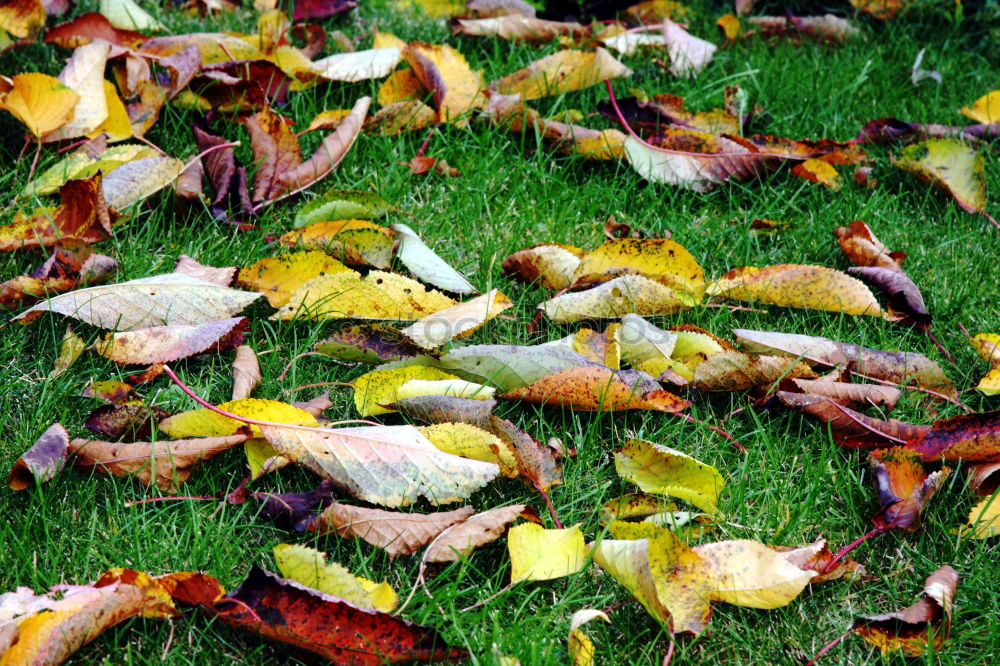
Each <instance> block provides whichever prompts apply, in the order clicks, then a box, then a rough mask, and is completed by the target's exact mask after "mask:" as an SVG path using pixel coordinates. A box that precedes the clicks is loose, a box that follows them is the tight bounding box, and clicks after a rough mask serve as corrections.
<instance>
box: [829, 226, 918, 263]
mask: <svg viewBox="0 0 1000 666" xmlns="http://www.w3.org/2000/svg"><path fill="white" fill-rule="evenodd" d="M833 235H834V236H836V237H837V243H839V244H840V249H842V250H843V251H844V254H846V255H847V258H848V259H850V260H851V263H853V264H854V265H856V266H878V267H879V268H890V269H893V270H902V269H901V267H900V264H902V262H903V259H905V258H906V255H905V254H904V253H902V252H891V251H889V248H887V247H886V246H885V245H884V244H883V243H882V241H880V240H879V239H878V238H876V237H875V234H874V233H873V232H872V230H871V229H870V228H869V227H868V225H867V224H865V223H864V222H862V221H861V220H856V221H854V222H851V224H850V226H848V227H846V228H845V227H837V229H836V231H834V232H833Z"/></svg>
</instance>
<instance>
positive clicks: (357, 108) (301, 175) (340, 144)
mask: <svg viewBox="0 0 1000 666" xmlns="http://www.w3.org/2000/svg"><path fill="white" fill-rule="evenodd" d="M371 101H372V98H371V97H362V98H361V99H359V100H358V101H357V102H355V103H354V107H353V108H352V109H351V113H350V115H348V116H347V117H346V118H344V120H343V121H342V122H341V123H340V125H338V126H337V129H336V130H335V131H334V132H333V133H332V134H330V135H329V136H328V137H326V138H325V139H323V143H322V144H320V146H319V148H318V149H317V150H316V152H315V153H313V155H312V157H310V158H309V159H307V160H306V161H305V162H303V163H302V164H299V165H298V166H295V167H293V168H291V169H289V170H287V171H285V172H283V173H281V174H279V175H278V176H277V183H278V184H279V185H281V186H282V187H284V188H287V189H289V190H298V189H302V188H304V187H308V186H309V185H312V184H313V183H315V182H316V181H318V180H319V179H321V178H323V177H324V176H325V175H327V174H328V173H330V171H332V170H333V169H336V168H337V166H338V165H339V164H340V163H341V161H343V159H344V157H346V156H347V153H348V151H350V149H351V146H353V145H354V140H355V139H357V138H358V134H359V133H360V132H361V127H362V125H363V124H364V122H365V117H366V116H367V115H368V107H369V105H370V104H371Z"/></svg>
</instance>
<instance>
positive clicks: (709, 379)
mask: <svg viewBox="0 0 1000 666" xmlns="http://www.w3.org/2000/svg"><path fill="white" fill-rule="evenodd" d="M816 376H817V375H816V373H815V372H813V371H812V369H811V368H810V367H809V365H808V364H806V363H802V362H799V361H796V360H794V359H789V358H787V357H784V356H768V355H764V354H760V355H752V354H744V353H743V352H738V351H721V352H718V353H716V354H713V355H711V356H709V357H708V358H707V359H705V360H704V361H702V362H701V363H699V364H698V365H697V367H695V369H694V377H693V378H692V380H691V385H692V386H694V387H695V388H698V389H701V390H703V391H740V390H744V389H749V388H754V387H758V386H760V387H769V386H771V385H773V384H776V383H777V382H780V381H781V380H783V379H794V378H796V377H804V378H807V379H812V378H815V377H816Z"/></svg>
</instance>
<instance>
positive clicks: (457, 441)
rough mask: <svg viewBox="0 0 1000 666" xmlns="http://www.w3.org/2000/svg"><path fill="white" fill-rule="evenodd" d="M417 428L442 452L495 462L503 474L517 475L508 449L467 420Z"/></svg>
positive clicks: (497, 438) (515, 461) (514, 462)
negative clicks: (466, 421) (465, 421)
mask: <svg viewBox="0 0 1000 666" xmlns="http://www.w3.org/2000/svg"><path fill="white" fill-rule="evenodd" d="M417 430H419V431H420V432H421V433H422V434H423V436H424V437H426V438H427V439H429V440H430V441H431V444H433V445H434V446H436V447H437V448H439V449H441V450H442V451H444V452H445V453H450V454H452V455H455V456H461V457H463V458H469V459H471V460H481V461H483V462H491V463H496V464H498V465H500V470H501V471H502V472H503V473H504V476H510V477H513V476H517V460H516V459H515V458H514V455H513V454H512V453H511V452H510V448H509V447H508V446H507V444H505V443H504V442H503V440H501V439H500V438H499V437H497V436H496V435H494V434H493V433H491V432H487V431H485V430H483V429H482V428H477V427H476V426H474V425H472V424H469V423H435V424H434V425H429V426H422V427H419V428H417Z"/></svg>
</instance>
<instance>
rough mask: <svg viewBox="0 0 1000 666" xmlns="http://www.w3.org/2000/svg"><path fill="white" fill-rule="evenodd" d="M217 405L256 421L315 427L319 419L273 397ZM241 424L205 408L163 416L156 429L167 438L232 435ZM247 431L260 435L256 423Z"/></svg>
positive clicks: (225, 410)
mask: <svg viewBox="0 0 1000 666" xmlns="http://www.w3.org/2000/svg"><path fill="white" fill-rule="evenodd" d="M218 407H219V409H221V410H222V411H224V412H229V413H230V414H235V415H236V416H245V417H246V418H248V419H254V420H257V421H272V422H275V423H288V424H290V425H301V426H319V421H317V420H316V417H315V416H313V415H312V414H310V413H309V412H307V411H305V410H302V409H299V408H298V407H294V406H292V405H289V404H286V403H283V402H275V401H274V400H262V399H260V398H246V399H244V400H236V401H234V402H224V403H222V404H221V405H219V406H218ZM243 425H244V424H243V422H242V421H237V420H235V419H231V418H229V417H227V416H223V415H221V414H217V413H216V412H213V411H211V410H209V409H192V410H189V411H186V412H181V413H180V414H174V415H173V416H170V417H168V418H165V419H163V420H162V421H160V424H159V428H160V430H162V431H163V432H165V433H166V434H168V435H170V436H171V437H217V436H222V435H232V434H233V433H235V432H236V431H237V430H239V429H240V428H241V427H243ZM250 430H251V432H252V433H253V436H254V437H260V436H261V432H260V426H256V425H254V426H251V427H250Z"/></svg>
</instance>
